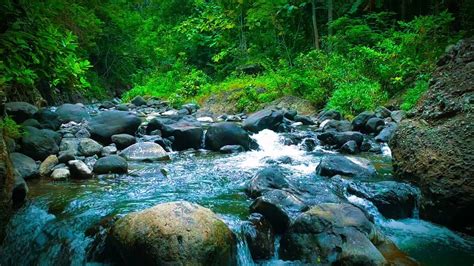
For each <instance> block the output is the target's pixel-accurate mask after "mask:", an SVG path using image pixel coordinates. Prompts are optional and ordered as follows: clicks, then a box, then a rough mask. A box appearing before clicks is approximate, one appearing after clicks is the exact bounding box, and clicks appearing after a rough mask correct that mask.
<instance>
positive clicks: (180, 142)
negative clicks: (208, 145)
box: [163, 122, 204, 151]
mask: <svg viewBox="0 0 474 266" xmlns="http://www.w3.org/2000/svg"><path fill="white" fill-rule="evenodd" d="M203 136H204V130H203V129H202V127H200V126H195V125H193V124H189V123H186V122H178V123H175V124H172V125H169V126H167V127H166V128H165V129H164V130H163V137H167V138H169V137H173V138H174V141H173V143H172V147H173V149H174V150H177V151H182V150H186V149H199V148H201V146H202V139H203Z"/></svg>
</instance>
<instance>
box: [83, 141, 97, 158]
mask: <svg viewBox="0 0 474 266" xmlns="http://www.w3.org/2000/svg"><path fill="white" fill-rule="evenodd" d="M78 151H79V155H81V156H86V157H89V156H93V155H96V154H100V152H101V151H102V145H100V144H99V143H97V142H96V141H95V140H93V139H81V140H80V141H79V149H78Z"/></svg>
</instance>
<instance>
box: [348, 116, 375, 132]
mask: <svg viewBox="0 0 474 266" xmlns="http://www.w3.org/2000/svg"><path fill="white" fill-rule="evenodd" d="M374 117H375V113H374V112H371V111H365V112H362V113H360V114H358V115H357V116H356V117H354V119H353V120H352V127H353V128H354V130H357V131H361V130H364V129H365V124H367V121H369V119H371V118H374Z"/></svg>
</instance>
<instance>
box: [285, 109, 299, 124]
mask: <svg viewBox="0 0 474 266" xmlns="http://www.w3.org/2000/svg"><path fill="white" fill-rule="evenodd" d="M297 114H298V112H297V111H296V110H288V111H286V112H285V113H284V114H283V117H285V118H286V119H290V120H293V121H294V119H295V116H296V115H297Z"/></svg>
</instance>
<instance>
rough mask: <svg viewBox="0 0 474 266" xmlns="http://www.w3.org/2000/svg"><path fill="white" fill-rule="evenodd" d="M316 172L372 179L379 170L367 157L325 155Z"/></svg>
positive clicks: (323, 174) (328, 175)
mask: <svg viewBox="0 0 474 266" xmlns="http://www.w3.org/2000/svg"><path fill="white" fill-rule="evenodd" d="M316 174H318V175H320V176H327V177H332V176H335V175H342V176H346V177H352V178H362V179H370V178H374V177H376V176H377V171H376V170H375V168H374V166H373V165H372V164H371V163H370V162H369V161H368V160H366V159H362V158H355V157H345V156H339V155H330V156H326V157H324V158H323V159H322V160H321V162H320V163H319V164H318V166H317V167H316Z"/></svg>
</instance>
